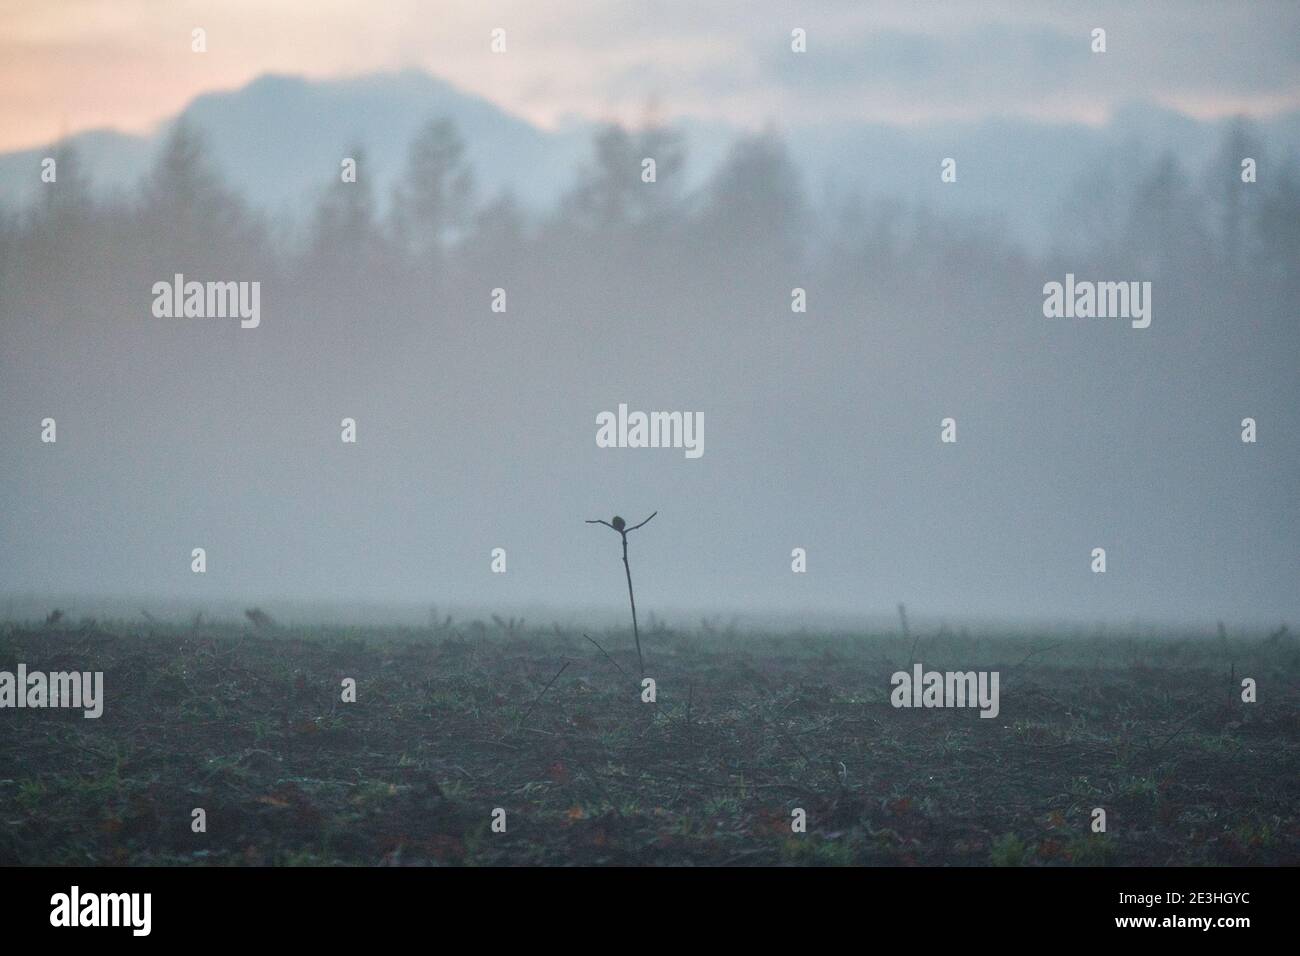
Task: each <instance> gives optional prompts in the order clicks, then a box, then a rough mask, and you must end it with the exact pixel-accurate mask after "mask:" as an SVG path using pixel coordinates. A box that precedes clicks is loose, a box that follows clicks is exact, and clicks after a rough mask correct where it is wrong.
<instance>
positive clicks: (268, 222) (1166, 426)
mask: <svg viewBox="0 0 1300 956" xmlns="http://www.w3.org/2000/svg"><path fill="white" fill-rule="evenodd" d="M381 147H382V144H380V143H366V142H359V143H356V144H355V146H354V147H352V148H350V149H348V150H347V151H346V152H344V153H343V154H341V155H338V156H326V157H321V156H304V157H303V158H302V163H303V164H304V165H306V164H315V165H316V166H318V167H319V175H318V176H317V178H318V180H319V187H318V189H317V191H316V193H315V198H314V200H313V201H312V203H311V204H309V205H306V206H302V207H301V208H298V207H296V206H295V207H293V208H291V209H288V210H285V209H279V210H275V211H272V210H270V209H268V208H266V207H265V206H263V205H260V204H258V203H255V202H252V201H250V200H248V199H246V198H244V191H245V190H244V186H243V184H241V183H240V182H238V181H235V180H233V179H232V177H230V176H229V175H228V174H227V173H226V172H224V171H223V169H222V168H220V166H219V164H217V163H216V162H214V161H213V160H212V158H211V150H210V142H209V140H208V138H207V134H205V132H204V130H203V129H202V128H200V127H198V126H196V125H194V124H190V123H186V122H180V123H177V124H175V125H174V126H173V127H172V128H171V130H170V131H169V133H168V134H167V136H166V137H165V139H164V141H163V143H162V146H161V148H160V149H159V151H158V154H157V156H156V157H155V159H154V160H153V165H152V168H151V169H150V170H149V172H148V173H147V175H145V176H144V177H143V178H142V179H141V181H140V182H139V183H138V185H137V186H136V187H134V188H130V189H114V190H103V189H97V188H95V186H94V183H95V177H96V169H95V156H94V155H93V154H91V153H88V152H87V151H84V150H77V149H73V148H59V149H56V150H54V151H53V152H51V154H50V155H51V156H52V158H53V159H54V160H55V161H56V164H57V182H55V183H50V184H49V185H47V186H44V187H43V188H42V190H41V192H40V193H38V194H37V198H36V199H35V200H34V201H33V202H31V203H29V204H26V205H21V206H19V205H12V206H9V207H3V208H0V356H2V361H3V365H2V366H0V369H2V371H3V374H2V375H0V444H2V445H3V455H2V456H0V495H2V496H3V499H4V502H5V504H4V508H3V511H4V515H3V518H0V602H4V603H0V611H3V612H4V613H3V614H2V615H0V617H3V618H4V620H5V622H6V623H4V624H3V625H0V668H8V667H12V666H13V664H14V662H16V661H23V662H25V665H26V667H27V668H28V669H29V670H33V671H35V670H42V671H49V672H55V671H61V670H76V671H87V670H89V671H102V672H103V675H104V680H103V686H104V695H105V698H104V700H105V706H104V709H103V713H102V716H99V717H97V718H96V719H90V720H88V719H84V718H83V717H82V715H81V713H79V712H74V713H69V712H66V711H63V712H57V713H56V712H48V713H46V712H43V711H40V710H37V709H18V710H13V711H9V712H7V713H6V715H5V723H6V724H8V725H9V726H8V727H7V728H6V730H5V731H4V733H2V734H0V766H3V768H4V769H3V770H0V777H4V778H6V779H2V780H0V808H3V811H4V813H3V816H4V819H5V822H4V825H3V826H2V827H0V863H11V864H12V863H21V864H49V863H90V864H111V863H133V864H192V863H193V864H222V865H229V864H329V863H358V864H366V865H374V864H394V865H397V864H461V863H469V864H484V863H486V864H517V863H555V864H565V863H599V864H610V863H612V864H620V863H649V862H653V863H698V864H745V865H754V864H781V863H786V864H970V865H987V864H1006V865H1018V864H1042V865H1056V864H1111V863H1114V864H1137V863H1144V864H1166V863H1187V864H1200V863H1280V862H1294V861H1295V860H1296V858H1297V851H1298V850H1300V818H1298V817H1297V797H1298V796H1300V793H1298V792H1297V786H1296V781H1297V780H1300V746H1298V745H1297V733H1296V732H1297V729H1298V721H1300V698H1298V697H1297V693H1298V692H1297V681H1296V677H1297V675H1298V674H1300V651H1298V650H1297V648H1296V645H1295V640H1294V635H1293V633H1292V632H1291V631H1290V630H1289V629H1288V623H1291V624H1292V625H1293V623H1294V620H1295V614H1296V612H1297V611H1300V603H1298V602H1297V594H1298V593H1300V591H1298V590H1297V588H1296V571H1297V568H1298V567H1300V516H1298V514H1297V509H1296V502H1297V500H1300V456H1297V453H1296V441H1295V436H1296V435H1297V434H1300V401H1297V399H1298V398H1300V386H1298V383H1300V379H1298V378H1297V369H1296V358H1297V355H1300V326H1297V322H1296V302H1297V297H1298V295H1300V269H1297V266H1298V265H1300V164H1297V162H1296V159H1295V156H1294V153H1292V154H1290V155H1289V156H1288V155H1287V153H1286V151H1285V150H1284V149H1279V148H1277V147H1276V145H1272V144H1270V143H1269V142H1267V141H1266V140H1265V139H1264V138H1262V137H1261V136H1259V135H1258V134H1257V132H1255V131H1254V130H1253V129H1252V127H1251V125H1250V124H1249V123H1247V122H1244V121H1243V122H1241V123H1238V124H1236V125H1234V126H1232V127H1231V128H1230V129H1228V130H1227V132H1226V133H1225V134H1224V136H1223V139H1222V142H1221V143H1219V144H1218V147H1217V150H1216V151H1214V153H1213V155H1212V156H1211V157H1210V159H1209V160H1208V161H1207V162H1204V163H1197V164H1194V165H1193V164H1189V163H1187V162H1186V161H1185V160H1184V159H1182V158H1180V156H1179V155H1178V154H1176V153H1175V152H1172V151H1171V152H1169V153H1167V154H1164V155H1161V156H1159V157H1158V158H1156V159H1154V160H1148V159H1147V158H1145V157H1144V158H1143V159H1142V160H1141V161H1140V162H1139V163H1138V165H1137V166H1136V167H1135V166H1134V163H1135V162H1136V161H1135V160H1133V159H1131V158H1130V157H1128V156H1126V155H1115V156H1113V157H1111V160H1110V161H1109V162H1108V163H1104V164H1102V165H1100V166H1099V167H1098V168H1096V169H1094V170H1092V171H1091V172H1090V173H1089V174H1088V175H1087V176H1085V177H1082V178H1081V179H1080V181H1079V182H1078V183H1077V184H1074V186H1073V187H1072V188H1071V189H1070V191H1069V193H1068V196H1067V197H1066V198H1063V199H1062V201H1061V202H1060V203H1058V204H1057V205H1055V206H1054V207H1052V208H1043V209H1042V210H1039V211H1038V212H1039V213H1040V218H1041V220H1042V222H1043V223H1044V228H1043V233H1044V234H1047V235H1050V236H1051V240H1050V241H1046V242H1043V241H1039V240H1037V239H1030V238H1027V237H1026V236H1025V235H1024V234H1023V233H1021V232H1019V231H1017V230H1016V229H1012V228H1009V227H1008V226H1007V224H1006V223H1004V222H1001V221H999V219H998V218H997V217H996V216H984V215H973V214H971V213H969V212H968V211H955V210H945V208H944V202H943V197H944V192H943V191H942V190H938V191H936V192H935V193H934V197H935V198H934V201H931V202H928V203H916V202H912V201H911V200H910V199H903V198H900V199H894V200H891V199H888V198H880V197H875V198H863V197H861V196H859V195H857V194H855V192H854V191H852V190H851V189H837V188H834V187H833V186H828V185H826V184H821V183H819V184H816V185H813V184H811V183H810V182H809V181H808V180H807V178H806V177H805V176H804V175H803V173H802V171H801V169H800V167H799V166H798V164H797V163H796V161H795V160H794V159H793V158H792V156H791V153H790V151H789V148H788V143H787V142H786V139H785V137H784V136H783V135H782V134H780V133H778V132H776V131H768V132H764V133H757V134H753V135H747V136H743V137H741V138H739V139H737V141H736V142H735V143H734V144H732V146H731V148H730V150H729V151H728V152H727V153H726V155H725V158H724V159H723V160H722V161H721V162H720V163H718V164H717V165H716V166H715V167H714V168H711V169H709V170H708V171H707V173H706V174H703V175H696V176H694V177H687V176H686V175H685V170H687V169H688V168H690V167H689V164H690V163H691V161H692V157H691V155H690V153H689V150H688V148H687V145H686V141H685V139H684V138H683V137H682V136H681V135H679V133H678V132H676V131H674V129H672V128H671V127H666V126H658V125H653V124H652V125H647V126H645V127H644V128H640V129H628V128H625V127H622V126H616V125H610V126H607V127H604V128H602V129H600V130H599V131H598V132H597V133H596V135H595V136H594V137H593V140H592V142H591V144H590V149H589V150H588V154H587V159H586V161H585V162H584V163H583V164H582V165H581V166H580V167H579V168H575V169H573V170H572V171H571V176H570V180H569V185H568V186H567V187H566V189H565V190H564V192H563V194H562V196H561V197H560V199H559V200H558V201H557V202H555V203H554V204H552V205H551V207H550V208H547V209H541V210H539V209H537V208H535V207H533V206H530V205H528V204H526V203H522V202H520V201H518V200H517V199H516V198H515V197H513V196H512V195H511V194H510V193H509V192H505V191H499V190H494V189H488V188H485V187H484V186H482V185H481V184H480V183H479V181H478V179H477V177H476V173H475V169H474V168H473V167H472V165H471V163H470V162H469V160H468V158H467V146H466V143H465V142H464V141H463V140H462V138H461V134H460V133H459V132H458V129H457V127H456V126H455V124H453V123H452V122H449V121H447V120H444V119H440V118H437V117H435V118H432V119H430V121H429V122H428V123H427V124H426V125H425V126H424V127H422V128H421V130H420V131H419V133H418V134H417V135H416V136H415V137H414V139H413V140H412V142H411V143H410V144H409V147H408V148H407V149H406V152H405V155H404V159H403V162H404V166H403V167H402V172H401V173H400V175H398V176H396V177H394V179H393V180H392V182H391V183H389V182H386V183H385V188H383V189H379V188H376V186H375V184H374V182H373V181H372V179H371V177H370V176H369V175H368V169H369V167H368V162H369V159H368V158H369V157H370V156H372V155H373V154H374V153H375V151H377V150H378V149H380V148H381ZM1007 148H1008V150H1011V151H1013V150H1014V148H1015V147H1014V144H1008V147H1007ZM1242 157H1252V158H1254V159H1255V160H1256V162H1257V164H1258V169H1259V171H1260V173H1259V177H1258V181H1257V182H1252V183H1250V184H1249V185H1247V184H1244V183H1243V181H1242V177H1241V160H1242ZM646 158H653V159H654V160H655V176H654V179H653V181H651V182H647V181H646V180H645V178H644V176H643V171H644V166H643V160H644V159H646ZM846 159H847V158H846ZM348 160H351V161H352V165H351V166H350V167H349V164H348V162H347V161H348ZM958 162H959V164H960V162H961V161H960V159H959V160H958ZM349 168H353V169H355V181H352V180H351V179H350V178H349V177H348V176H347V175H346V172H347V170H348V169H349ZM959 168H960V172H959V173H958V175H957V179H956V181H955V182H953V183H952V184H951V185H947V186H944V189H951V190H962V189H979V188H980V187H979V178H980V175H981V172H980V170H979V169H977V168H973V167H959ZM939 172H940V167H939V163H938V157H936V163H935V168H934V170H933V176H934V177H935V179H936V181H937V180H938V177H939ZM869 174H870V173H869V171H868V175H869ZM32 175H34V176H35V175H37V172H36V171H35V170H34V171H33V173H32ZM927 175H929V173H927ZM263 185H265V184H263ZM177 275H183V276H184V277H185V279H186V280H197V281H199V282H210V281H222V282H225V281H237V282H253V281H256V282H258V283H260V290H261V291H260V320H259V322H258V324H257V326H256V327H255V328H247V327H241V323H240V321H239V319H238V318H237V317H235V318H230V317H226V318H193V317H190V318H186V317H184V316H180V317H174V318H173V317H167V318H159V317H158V316H157V314H155V313H154V312H153V311H151V310H152V307H153V304H154V299H155V296H154V293H153V292H152V291H151V290H152V289H153V287H154V286H155V284H156V283H160V282H161V283H171V282H172V281H173V277H174V276H177ZM1067 275H1070V276H1077V277H1079V278H1080V279H1096V280H1116V281H1126V282H1127V281H1130V280H1131V281H1134V282H1149V283H1151V289H1152V290H1153V291H1152V298H1151V300H1150V303H1149V304H1150V305H1151V323H1150V326H1149V327H1147V328H1141V329H1139V328H1134V327H1132V326H1131V325H1130V323H1129V321H1128V320H1127V319H1117V318H1088V317H1081V318H1055V317H1046V316H1045V315H1044V309H1043V303H1044V291H1043V290H1044V286H1045V284H1047V283H1050V282H1054V281H1055V282H1061V281H1064V280H1065V277H1066V276H1067ZM794 290H802V292H803V296H802V301H803V302H805V303H806V309H803V310H795V309H793V308H792V301H793V300H794V299H793V296H794ZM178 312H179V310H178ZM620 404H626V405H628V406H630V407H632V408H634V409H646V410H659V409H663V410H674V411H682V412H698V413H700V414H701V415H702V416H703V420H704V421H705V427H704V428H703V432H702V435H703V444H702V448H703V453H702V454H700V455H699V456H698V457H696V458H692V457H689V456H686V455H683V453H682V451H681V450H680V449H667V448H662V449H651V448H645V449H639V450H632V449H628V450H620V451H617V452H614V451H610V450H609V449H607V448H601V447H598V445H597V442H596V440H595V436H596V434H597V416H598V415H600V414H601V413H610V412H614V411H615V410H617V409H618V408H619V406H620ZM47 418H49V419H54V420H55V421H56V422H57V429H58V432H57V436H58V437H57V442H52V443H48V444H43V443H42V442H41V441H40V434H41V424H40V423H41V422H42V421H43V420H45V419H47ZM1246 418H1250V419H1253V420H1254V422H1255V423H1257V424H1256V427H1257V428H1258V439H1257V440H1256V441H1254V442H1252V443H1249V444H1247V443H1244V442H1243V441H1242V427H1243V424H1242V423H1243V419H1246ZM345 419H351V420H352V422H353V424H354V429H355V438H356V440H355V442H352V443H348V442H341V441H340V430H341V423H342V422H343V421H344V420H345ZM946 419H952V420H953V422H954V423H955V424H954V426H953V428H954V434H955V441H952V442H951V443H949V442H944V441H941V440H940V430H941V422H943V421H944V420H946ZM652 513H655V514H656V516H655V518H654V520H653V521H651V522H649V523H647V524H645V525H644V526H642V527H639V528H638V529H637V530H636V533H635V535H631V536H625V537H624V538H623V541H622V542H620V539H619V537H618V536H616V535H614V534H610V532H609V530H607V528H605V527H600V526H593V525H592V524H591V522H593V521H600V522H602V523H605V524H607V525H608V527H609V528H612V529H614V530H616V531H618V532H619V534H620V535H621V534H622V533H623V532H622V527H623V521H624V519H626V521H627V523H628V525H629V526H630V525H632V524H635V523H637V522H641V521H642V520H643V519H644V518H645V517H646V516H647V515H651V514H652ZM616 515H617V516H620V517H619V518H618V519H617V521H615V516H616ZM621 546H622V548H626V550H621ZM1098 547H1101V548H1104V549H1105V552H1106V560H1107V562H1108V564H1107V566H1106V568H1105V573H1104V574H1098V573H1094V572H1095V571H1096V568H1095V566H1094V567H1090V562H1094V561H1095V559H1094V558H1093V557H1092V555H1093V554H1094V549H1095V548H1098ZM194 548H202V549H204V553H205V556H206V567H205V569H204V573H202V574H195V573H193V570H194V569H193V568H192V566H191V555H192V551H193V549H194ZM497 549H500V555H499V557H498V555H497ZM796 549H798V550H800V551H801V552H802V553H803V555H804V560H805V561H806V564H805V567H803V568H798V569H795V568H793V567H792V554H793V553H794V551H795V550H796ZM625 557H626V558H627V559H628V561H629V563H628V564H627V565H626V566H625V564H624V558H625ZM498 565H499V566H498ZM792 571H796V572H797V573H792ZM633 589H634V593H635V598H634V600H635V613H636V614H637V616H638V617H637V625H636V626H635V628H634V625H633V620H632V615H631V614H630V613H629V611H630V608H629V598H630V597H631V594H630V592H632V591H633ZM304 608H305V609H307V610H302V609H304ZM374 608H389V609H396V610H391V611H384V612H382V613H380V612H375V614H374V615H373V616H371V617H368V616H367V615H368V614H369V613H370V612H369V611H368V610H367V609H374ZM385 615H387V616H385ZM638 658H640V660H639V659H638ZM914 667H916V668H917V671H916V673H917V677H916V678H915V680H914V679H913V678H912V677H911V674H912V673H913V668H914ZM922 668H923V669H924V671H929V670H931V669H933V670H936V671H939V672H954V671H955V672H968V671H980V672H981V673H984V672H997V673H998V674H1000V685H995V686H996V687H997V688H998V690H999V693H1000V701H999V702H998V703H997V704H996V705H995V706H989V707H985V708H984V712H981V710H980V709H979V708H975V707H973V706H972V707H967V708H965V709H963V708H961V707H956V708H947V707H939V708H938V709H927V708H928V707H929V706H930V705H929V704H923V703H922V696H921V689H920V686H919V685H920V684H921V679H922V677H923V670H922ZM900 674H901V675H903V677H905V678H907V681H908V682H909V683H908V684H907V688H908V689H906V691H905V692H904V693H903V697H904V703H903V704H902V705H901V706H900V704H899V703H898V701H897V700H896V699H895V700H892V701H891V698H894V696H895V694H898V693H900V692H899V690H898V689H897V687H896V686H895V684H896V681H895V678H896V677H898V675H900ZM646 678H649V679H650V680H651V684H650V685H649V689H647V684H646V683H645V679H646ZM900 679H901V678H900ZM349 682H352V683H351V686H350V689H349ZM913 682H914V683H915V684H916V685H917V687H916V689H915V695H916V696H915V697H914V698H913V697H912V696H911V695H912V690H911V689H910V688H911V686H912V683H913ZM1247 685H1248V686H1247ZM974 686H975V685H974V684H972V685H971V687H972V693H973V688H974ZM981 688H983V685H981ZM981 692H982V691H981ZM913 700H914V701H915V707H916V709H913ZM1287 781H1290V782H1289V783H1288V782H1287ZM196 808H201V809H202V810H203V811H204V812H203V819H204V820H205V821H206V823H205V826H204V827H203V828H202V829H198V828H196V826H197V825H196V820H197V817H196V816H195V815H194V813H193V811H194V810H195V809H196ZM1098 809H1101V810H1103V811H1104V813H1103V815H1102V820H1103V825H1102V827H1101V828H1100V829H1099V828H1098V826H1097V821H1098V817H1097V815H1096V810H1098ZM498 810H500V811H502V812H501V814H500V815H498V814H497V813H496V811H498ZM792 821H794V823H792Z"/></svg>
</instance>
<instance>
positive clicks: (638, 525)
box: [627, 511, 1285, 630]
mask: <svg viewBox="0 0 1300 956" xmlns="http://www.w3.org/2000/svg"><path fill="white" fill-rule="evenodd" d="M658 513H659V512H657V511H656V512H655V513H654V514H652V515H651V516H650V518H653V517H654V516H655V515H657V514H658ZM650 518H646V519H645V521H642V522H641V523H640V524H634V525H632V527H630V528H628V529H627V530H628V531H635V530H636V529H637V528H644V527H645V526H646V525H648V524H649V523H650ZM1284 630H1285V628H1284Z"/></svg>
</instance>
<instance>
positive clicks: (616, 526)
mask: <svg viewBox="0 0 1300 956" xmlns="http://www.w3.org/2000/svg"><path fill="white" fill-rule="evenodd" d="M658 513H659V512H658V511H655V512H653V513H651V515H650V518H653V517H654V516H655V515H657V514H658ZM650 518H646V519H645V521H642V522H641V523H640V524H634V525H633V526H632V527H630V528H628V527H625V524H624V521H623V519H622V518H619V517H615V518H614V521H613V523H611V522H608V521H604V520H602V519H600V518H593V519H590V520H588V521H587V524H603V525H604V526H605V527H606V528H612V529H613V530H614V531H617V532H618V533H619V536H620V537H621V538H622V539H623V571H624V572H625V573H626V574H627V600H628V603H629V604H631V605H632V639H633V640H634V641H636V662H637V667H638V668H640V670H641V676H642V677H644V676H645V658H644V657H643V656H642V655H641V629H640V628H639V627H638V626H637V623H636V594H635V593H633V591H632V566H631V565H630V564H628V563H627V535H628V532H629V531H635V530H636V529H637V528H644V527H645V526H646V525H648V524H649V523H650ZM588 640H591V639H590V638H588ZM592 643H595V642H594V641H593V642H592ZM597 646H599V645H597Z"/></svg>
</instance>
